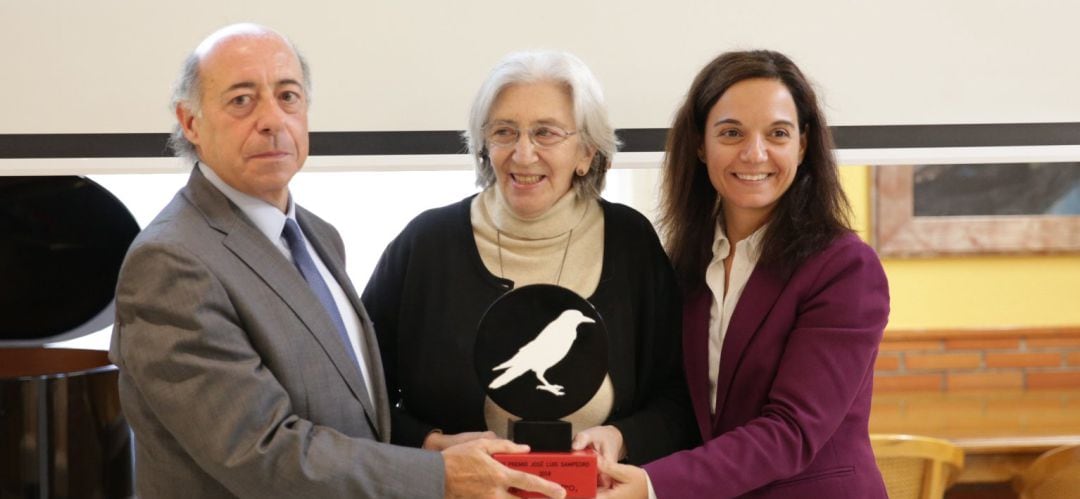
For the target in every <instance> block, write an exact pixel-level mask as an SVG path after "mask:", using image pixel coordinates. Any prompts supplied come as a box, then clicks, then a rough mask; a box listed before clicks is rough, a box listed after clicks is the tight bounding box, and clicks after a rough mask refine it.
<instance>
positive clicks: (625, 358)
mask: <svg viewBox="0 0 1080 499" xmlns="http://www.w3.org/2000/svg"><path fill="white" fill-rule="evenodd" d="M471 202H472V196H470V197H468V198H466V199H463V200H461V201H459V202H457V203H454V204H451V205H448V206H445V207H442V208H436V209H432V210H428V211H426V212H424V213H422V214H420V215H419V216H417V217H416V218H415V219H413V220H412V221H411V222H410V223H409V224H408V226H406V227H405V230H403V231H402V232H401V234H399V235H398V237H397V238H395V239H394V241H392V242H391V243H390V245H389V246H388V247H387V249H386V251H385V252H384V253H383V255H382V258H381V259H380V260H379V264H378V265H377V266H376V268H375V272H374V273H373V274H372V276H371V279H370V280H369V281H368V285H367V288H366V289H365V290H364V294H363V302H364V306H365V307H366V308H367V310H368V313H369V314H370V316H371V318H372V320H373V321H374V323H375V331H376V335H377V336H378V339H379V347H380V350H381V352H382V356H383V366H384V369H385V370H386V380H387V392H388V394H389V396H390V400H391V403H392V404H394V410H393V411H392V430H391V441H392V442H394V443H398V444H402V445H411V446H419V445H421V444H422V443H423V439H424V438H425V437H426V436H427V434H428V433H429V432H430V431H431V430H432V429H434V428H439V429H441V430H442V431H444V432H446V433H460V432H465V431H482V430H485V429H486V424H485V422H484V397H485V393H484V390H483V387H481V386H480V383H479V382H478V381H477V376H476V371H475V369H474V367H473V346H474V342H475V339H476V328H477V325H478V323H479V322H480V318H481V317H482V316H483V314H484V312H485V311H486V310H487V308H488V306H489V305H491V303H492V302H494V301H495V299H496V298H498V297H499V296H501V295H502V294H503V293H505V292H507V291H508V290H510V289H511V288H512V287H513V282H511V281H509V280H506V279H501V278H499V277H497V276H495V275H492V274H491V272H489V271H488V270H487V268H486V267H484V264H483V261H482V260H481V258H480V254H479V252H478V251H477V248H476V243H475V240H474V236H473V232H472V225H471V221H470V218H469V217H470V205H471ZM600 205H601V206H602V207H603V210H604V255H603V269H602V270H601V274H600V282H599V284H598V285H597V288H596V291H595V292H594V293H593V295H592V296H590V297H587V298H588V300H589V302H591V303H592V304H593V306H595V307H596V309H597V311H598V312H599V313H600V315H601V316H602V317H603V319H604V322H605V323H606V325H607V328H608V359H609V361H608V363H609V375H610V376H611V381H612V385H613V386H614V390H615V400H614V406H613V408H612V414H611V416H610V419H609V421H608V424H614V425H615V426H616V427H618V428H619V430H620V431H621V432H622V434H623V441H624V445H625V446H626V449H627V461H629V462H632V463H644V462H648V461H651V460H653V459H656V458H659V457H662V456H665V455H667V454H670V453H672V452H674V451H677V450H681V449H685V448H687V447H688V446H690V445H692V444H694V443H695V439H697V438H699V437H698V435H697V429H696V426H695V423H694V418H693V413H692V411H691V409H690V403H689V395H688V392H687V389H686V382H685V378H684V377H683V372H682V355H681V339H680V335H681V330H682V329H681V313H682V308H681V300H680V298H679V291H678V287H677V286H676V283H675V277H674V274H673V272H672V270H671V264H670V263H669V262H668V259H667V256H666V255H665V254H664V251H663V248H662V247H661V246H660V241H659V240H658V238H657V236H656V232H655V231H654V230H653V228H652V225H651V224H650V223H649V221H648V220H647V219H645V217H643V216H642V215H641V214H640V213H638V212H636V211H634V210H633V209H631V208H629V207H627V206H623V205H619V204H613V203H609V202H607V201H603V200H601V201H600Z"/></svg>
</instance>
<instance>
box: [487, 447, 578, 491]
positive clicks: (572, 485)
mask: <svg viewBox="0 0 1080 499" xmlns="http://www.w3.org/2000/svg"><path fill="white" fill-rule="evenodd" d="M491 457H493V458H495V460H496V461H498V462H500V463H502V464H504V465H506V467H508V468H511V469H515V470H518V471H524V472H525V473H531V474H533V475H537V476H539V477H541V478H544V479H545V480H551V481H552V482H555V483H557V484H559V485H562V486H563V488H564V489H566V497H567V498H579V497H580V498H585V497H596V453H595V452H593V451H591V450H579V451H573V452H530V453H528V454H492V455H491ZM510 492H511V493H513V494H514V495H515V496H518V497H544V496H542V495H540V494H534V493H532V492H526V491H523V490H517V489H511V490H510Z"/></svg>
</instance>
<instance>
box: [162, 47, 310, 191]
mask: <svg viewBox="0 0 1080 499" xmlns="http://www.w3.org/2000/svg"><path fill="white" fill-rule="evenodd" d="M199 74H200V77H201V78H200V79H201V89H200V90H201V92H200V94H201V96H202V97H201V98H202V100H201V109H200V112H199V113H198V114H195V113H192V112H191V111H190V110H188V109H187V108H185V107H183V106H182V105H181V106H177V109H176V114H177V119H179V120H180V124H181V127H182V128H183V131H184V135H185V136H186V137H187V139H188V140H189V141H191V143H192V144H194V145H195V151H196V153H197V154H198V156H199V158H200V160H202V161H203V162H204V163H205V164H206V165H207V166H209V167H210V168H212V169H213V170H214V173H216V174H217V175H218V176H219V177H221V179H222V180H224V181H225V182H226V183H227V184H229V185H230V186H232V187H234V188H235V189H237V190H239V191H240V192H243V193H245V194H248V195H251V196H254V197H256V198H259V199H262V200H264V201H266V202H268V203H270V204H273V205H274V206H277V207H278V208H281V209H282V211H284V210H285V208H286V206H287V203H288V195H289V190H288V186H289V180H291V179H292V177H293V175H295V174H296V172H297V171H299V170H300V167H301V166H303V164H304V160H305V159H307V155H308V124H307V109H308V102H307V93H306V92H305V90H304V86H303V81H304V80H303V74H302V70H301V68H300V61H299V59H297V57H296V53H295V52H294V51H293V49H292V48H291V47H290V46H289V45H288V43H286V42H285V41H284V40H282V39H281V38H280V37H279V36H277V35H274V34H269V33H267V34H258V35H240V36H234V37H231V38H225V39H224V40H221V41H220V42H217V43H216V44H215V45H214V46H213V47H212V48H210V50H209V51H208V52H207V53H206V54H204V55H203V58H202V61H201V63H200V65H199Z"/></svg>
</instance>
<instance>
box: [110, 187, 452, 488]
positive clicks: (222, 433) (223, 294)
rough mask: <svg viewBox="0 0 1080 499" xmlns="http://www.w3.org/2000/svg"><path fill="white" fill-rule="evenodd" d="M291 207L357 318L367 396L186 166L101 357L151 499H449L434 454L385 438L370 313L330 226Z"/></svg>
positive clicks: (334, 338) (328, 326)
mask: <svg viewBox="0 0 1080 499" xmlns="http://www.w3.org/2000/svg"><path fill="white" fill-rule="evenodd" d="M297 219H298V221H299V223H300V225H301V227H302V228H303V230H304V233H305V235H306V236H307V237H308V239H309V241H310V242H311V244H312V246H314V247H315V249H316V251H317V252H318V254H319V256H320V257H321V258H322V260H323V262H324V263H325V264H326V266H327V268H329V269H330V272H331V273H332V274H333V275H334V277H335V278H336V279H337V281H338V283H340V284H341V286H342V288H344V289H345V292H346V293H347V294H348V296H349V300H350V301H351V302H352V305H353V307H355V309H356V311H357V312H358V314H359V316H360V318H361V322H362V332H361V335H362V340H363V341H365V342H366V344H367V348H368V350H369V352H370V353H371V359H370V362H371V364H370V365H369V371H370V372H371V375H372V377H373V379H372V384H373V386H374V390H375V393H374V394H371V397H370V400H373V401H374V408H373V407H372V406H371V403H370V402H369V397H368V396H367V395H368V394H367V393H366V389H365V387H364V382H363V379H362V377H361V374H360V371H359V369H358V368H357V366H356V364H355V363H354V362H352V360H351V358H350V357H349V355H348V353H347V352H346V351H345V350H344V348H346V347H345V345H344V344H343V343H342V341H341V339H340V336H338V334H337V333H336V332H335V329H334V325H333V324H332V322H331V319H330V316H329V314H327V312H326V310H325V309H323V308H322V306H321V305H320V303H319V301H318V299H317V298H316V297H315V295H314V293H312V292H311V290H310V288H309V287H308V286H307V283H306V282H305V281H304V280H303V277H301V275H300V273H299V272H298V271H297V270H296V267H294V266H293V265H292V263H290V262H289V261H288V260H287V259H286V258H285V256H284V255H282V253H281V252H280V251H279V250H278V249H277V247H275V246H274V245H273V244H272V243H271V242H270V241H269V240H268V239H267V238H266V236H264V235H263V234H262V233H261V232H259V231H258V229H256V228H255V226H254V225H252V223H251V222H250V221H249V220H248V219H247V217H245V216H244V215H243V214H242V212H241V211H240V210H239V209H238V208H236V206H235V205H233V204H232V203H231V202H229V200H228V199H227V198H226V197H225V196H224V195H223V194H222V193H221V192H220V191H218V190H217V189H216V188H215V187H213V185H212V184H210V182H209V181H207V180H206V178H205V177H204V176H203V175H202V173H201V172H199V169H198V168H195V169H193V171H192V173H191V177H190V179H189V180H188V184H187V186H186V187H185V188H184V189H181V191H180V192H179V193H178V194H177V195H176V197H175V198H173V200H172V201H171V202H170V203H169V205H168V206H166V207H165V209H164V210H162V212H161V213H160V214H159V215H158V216H157V218H155V219H154V221H153V222H152V223H151V224H150V225H148V226H147V227H146V228H145V229H144V230H143V231H142V232H141V233H140V234H139V236H138V237H137V238H136V239H135V241H134V242H133V243H132V245H131V248H130V249H129V250H128V254H127V257H126V259H125V261H124V265H123V267H122V268H121V270H120V278H119V284H118V286H117V293H116V325H115V328H114V331H113V338H112V347H111V351H110V354H109V356H110V358H111V359H112V361H113V362H114V363H115V364H116V365H117V366H119V368H120V397H121V403H122V405H123V409H124V414H125V415H126V417H127V419H128V421H129V423H130V424H131V427H132V428H133V429H134V432H135V441H136V490H137V492H138V494H139V496H141V497H144V498H157V497H185V498H186V497H200V498H205V497H230V496H242V497H410V498H413V497H442V495H443V481H444V476H443V475H444V468H443V462H442V458H441V456H439V455H438V454H436V453H433V452H427V451H421V450H418V449H408V448H403V447H395V446H392V445H389V444H388V443H386V442H389V439H390V417H389V407H387V396H386V390H385V384H384V382H383V374H382V364H381V362H380V360H379V358H380V356H379V348H378V344H377V343H376V340H375V336H374V334H373V330H372V325H371V321H370V320H369V319H368V316H367V313H366V312H365V311H364V307H363V304H362V303H361V302H360V299H359V298H358V296H357V294H356V291H355V289H353V286H352V284H351V283H350V282H349V279H348V277H347V276H346V274H345V261H344V260H345V259H344V247H343V244H342V242H341V237H340V236H339V235H338V233H337V231H336V230H335V229H334V228H333V227H332V226H331V225H330V224H328V223H326V222H325V221H323V220H321V219H319V218H318V217H316V216H315V215H313V214H312V213H310V212H308V211H307V210H304V209H303V208H300V207H299V206H297Z"/></svg>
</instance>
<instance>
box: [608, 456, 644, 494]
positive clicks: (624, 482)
mask: <svg viewBox="0 0 1080 499" xmlns="http://www.w3.org/2000/svg"><path fill="white" fill-rule="evenodd" d="M597 467H598V468H599V471H600V476H602V477H606V480H604V481H606V482H608V483H609V484H610V485H611V487H610V488H608V489H604V490H597V494H596V497H597V499H645V498H646V497H649V485H648V482H649V478H648V475H646V474H645V470H643V469H641V468H638V467H637V466H630V465H627V464H618V463H615V462H611V461H608V460H607V459H598V460H597Z"/></svg>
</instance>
